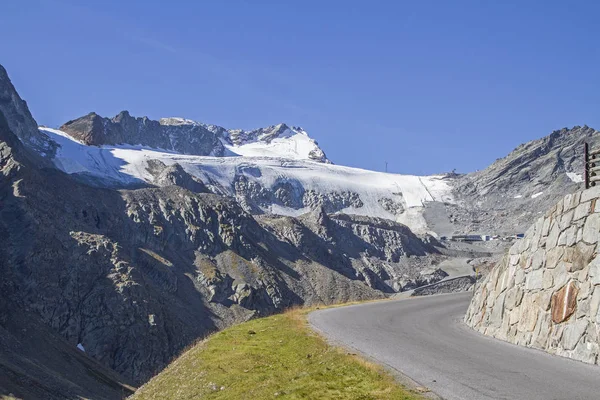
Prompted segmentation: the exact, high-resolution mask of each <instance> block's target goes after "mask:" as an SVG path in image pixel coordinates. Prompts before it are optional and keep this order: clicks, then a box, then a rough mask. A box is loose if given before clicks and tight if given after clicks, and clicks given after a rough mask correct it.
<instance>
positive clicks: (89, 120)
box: [60, 111, 331, 163]
mask: <svg viewBox="0 0 600 400" xmlns="http://www.w3.org/2000/svg"><path fill="white" fill-rule="evenodd" d="M60 131H62V132H65V133H66V134H68V135H69V136H71V137H72V138H73V139H75V140H76V141H78V142H82V143H84V144H86V145H93V146H103V145H121V144H126V145H133V146H137V145H142V146H145V147H151V148H155V149H163V150H170V151H175V152H178V153H183V154H190V155H200V156H209V155H210V156H216V157H223V156H226V155H229V156H236V155H238V156H246V157H275V158H286V159H293V160H311V161H317V162H324V163H331V162H330V161H329V160H328V159H327V157H326V156H325V153H324V152H323V150H322V149H321V148H319V145H318V143H317V142H316V141H314V140H313V139H311V138H310V137H309V136H308V134H307V133H306V131H304V129H302V128H300V127H290V126H289V125H286V124H284V123H280V124H277V125H271V126H268V127H266V128H259V129H253V130H243V129H231V130H228V129H225V128H223V127H221V126H218V125H209V124H204V123H201V122H197V121H194V120H191V119H187V118H182V117H168V118H161V119H160V120H158V121H155V120H151V119H149V118H148V117H141V118H139V117H133V116H131V114H130V113H129V112H128V111H121V112H120V113H119V114H117V115H116V116H114V117H113V118H105V117H101V116H100V115H98V114H96V113H94V112H92V113H89V114H87V115H85V116H83V117H80V118H77V119H74V120H72V121H69V122H67V123H65V124H64V125H63V126H61V127H60Z"/></svg>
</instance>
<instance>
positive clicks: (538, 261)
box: [530, 249, 546, 270]
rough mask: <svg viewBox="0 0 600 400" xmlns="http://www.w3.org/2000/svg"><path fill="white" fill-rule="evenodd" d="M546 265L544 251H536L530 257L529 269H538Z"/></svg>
mask: <svg viewBox="0 0 600 400" xmlns="http://www.w3.org/2000/svg"><path fill="white" fill-rule="evenodd" d="M545 263H546V251H545V250H544V249H537V250H536V251H535V253H533V256H532V257H531V264H530V267H531V269H533V270H535V269H540V268H542V267H543V266H544V264H545Z"/></svg>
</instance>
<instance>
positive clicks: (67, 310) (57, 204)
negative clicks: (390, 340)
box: [0, 70, 445, 398]
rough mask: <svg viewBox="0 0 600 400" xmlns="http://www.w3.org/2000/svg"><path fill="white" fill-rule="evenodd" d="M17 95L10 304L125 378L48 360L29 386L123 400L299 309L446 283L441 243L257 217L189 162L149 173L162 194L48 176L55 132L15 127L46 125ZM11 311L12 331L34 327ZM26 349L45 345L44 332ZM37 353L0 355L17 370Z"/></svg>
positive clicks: (0, 252)
mask: <svg viewBox="0 0 600 400" xmlns="http://www.w3.org/2000/svg"><path fill="white" fill-rule="evenodd" d="M0 73H5V72H4V71H3V70H0ZM4 82H9V81H8V80H7V79H6V78H5V79H4ZM2 90H3V91H4V92H10V91H11V90H14V89H13V88H12V86H8V85H7V86H6V87H4V88H2ZM10 99H11V101H10V102H6V101H4V102H2V103H0V104H1V106H2V108H0V122H1V121H4V120H5V117H4V115H10V116H11V118H13V119H16V120H19V121H21V122H19V123H18V124H17V123H16V122H14V121H13V123H12V125H9V124H8V123H7V120H6V122H5V123H3V124H0V170H1V172H2V173H1V174H0V287H1V289H2V290H1V291H0V302H1V304H3V305H6V307H8V309H10V310H26V312H27V313H31V314H32V315H34V316H35V318H36V319H35V321H38V323H39V324H41V326H42V328H40V330H41V329H49V330H51V331H52V332H55V333H56V337H57V338H58V339H60V340H62V341H63V342H64V344H62V345H61V346H62V347H61V348H64V347H65V346H66V347H67V348H68V347H69V346H70V348H71V349H72V350H73V351H77V352H79V353H76V354H77V356H79V357H80V358H81V357H84V358H86V360H88V358H90V357H91V358H92V359H93V360H89V362H92V364H88V365H95V364H93V362H98V363H100V364H101V366H99V367H98V368H95V367H94V368H92V372H90V373H91V374H100V372H101V371H102V368H105V367H108V368H110V369H112V370H114V371H116V373H118V374H121V375H122V376H123V377H124V378H120V377H119V375H117V374H116V373H115V375H114V376H111V377H110V378H107V379H106V380H104V379H101V380H100V382H98V381H96V382H95V383H92V382H91V381H81V382H79V383H78V382H74V381H73V380H75V379H77V376H78V375H77V374H75V373H74V372H73V371H72V369H77V368H80V367H79V366H78V364H77V362H75V363H64V364H60V365H57V364H56V363H52V362H51V361H52V359H53V356H51V354H52V353H48V358H45V357H42V358H39V359H38V360H37V362H38V363H39V365H40V368H42V369H43V370H44V371H46V372H48V371H51V372H52V373H51V374H50V375H51V376H49V375H48V374H47V373H39V374H38V373H35V374H33V373H32V374H29V375H28V376H27V379H29V381H28V382H30V383H31V384H34V385H37V386H39V387H43V388H47V391H48V392H52V393H54V394H56V393H58V395H57V396H58V397H60V396H63V397H71V394H73V393H75V394H76V395H78V396H84V397H85V396H88V395H89V393H88V392H86V391H84V390H83V389H81V388H80V389H81V390H80V389H77V386H81V385H84V386H85V387H88V388H91V389H89V390H93V391H95V393H96V395H94V396H91V397H102V396H105V397H107V398H120V396H121V394H120V393H119V394H118V395H117V393H116V392H119V389H118V388H121V387H122V385H121V384H120V383H119V382H127V381H131V382H133V383H134V384H139V383H142V382H144V381H146V380H147V379H149V378H150V377H151V376H152V375H154V374H155V373H156V372H158V371H160V370H161V369H162V368H164V367H165V366H166V365H167V364H168V363H169V362H170V360H171V359H172V358H173V357H174V356H176V355H177V354H178V353H179V352H180V351H181V350H182V349H184V348H185V347H187V346H188V345H189V344H191V343H193V342H194V341H196V340H198V338H202V337H204V336H205V335H207V334H209V333H211V332H214V331H215V330H218V329H221V328H224V327H226V326H228V325H231V324H234V323H236V322H240V321H243V320H246V319H249V318H252V317H254V316H259V315H266V314H270V313H273V312H276V311H279V310H282V309H284V308H286V307H289V306H292V305H298V304H319V303H326V304H329V303H335V302H344V301H352V300H362V299H373V298H381V297H384V296H386V295H387V294H388V293H394V292H395V291H397V290H400V289H402V288H404V287H415V286H418V285H422V284H426V283H430V282H432V281H436V280H439V279H441V278H442V277H443V274H442V273H440V271H438V270H437V268H436V265H437V264H438V263H439V262H440V261H441V260H442V259H444V258H445V256H443V255H441V254H439V253H440V250H438V248H436V247H434V244H436V243H435V241H432V240H431V238H426V237H418V236H416V235H415V234H414V233H413V232H412V231H411V230H410V229H409V228H407V227H406V226H404V225H402V224H399V223H397V222H394V221H390V220H384V219H377V218H372V217H361V216H348V215H343V214H339V215H335V216H330V215H328V213H327V212H326V210H325V209H324V207H317V208H316V209H315V210H314V211H312V212H309V213H307V214H305V215H303V216H302V217H299V218H294V217H286V216H276V215H262V216H257V217H256V218H255V217H254V216H252V215H251V214H249V213H247V212H246V211H244V210H243V209H242V207H241V206H240V204H239V203H238V202H237V201H236V200H235V199H234V198H232V197H226V196H222V195H219V194H214V193H210V192H209V190H208V189H207V185H205V184H204V183H203V182H202V181H201V180H200V179H198V178H197V177H196V176H192V175H190V174H188V173H187V172H186V170H185V169H184V168H182V167H181V166H180V165H178V164H175V163H170V165H168V166H167V165H165V164H160V163H159V162H158V161H153V162H150V163H148V167H149V170H150V171H149V172H148V173H149V174H152V176H156V179H157V180H159V181H160V182H161V185H160V187H157V186H150V185H147V184H146V185H143V187H140V188H138V189H115V188H111V187H102V186H101V185H90V182H89V181H88V180H82V179H80V178H79V177H77V176H73V175H69V174H66V173H64V172H62V171H61V170H59V169H56V168H49V167H48V166H49V165H50V164H46V163H45V162H44V160H43V159H42V157H43V156H44V154H41V153H40V150H39V148H38V147H36V146H34V145H30V143H29V140H28V139H27V138H29V137H35V135H43V132H41V133H40V132H39V131H38V130H37V128H36V129H34V131H33V132H25V133H24V132H21V134H22V135H23V137H22V138H21V137H18V136H17V133H16V132H14V131H13V130H12V128H11V126H17V127H20V126H25V127H27V126H28V127H35V126H36V124H35V121H33V120H32V118H31V115H30V114H29V113H28V112H24V111H23V110H24V109H23V108H21V109H19V108H18V107H19V106H22V105H23V104H24V103H23V102H22V101H21V100H20V98H19V97H18V94H16V92H13V93H11V95H10ZM28 119H29V121H26V120H28ZM23 121H26V122H23ZM23 129H25V128H23ZM69 140H70V139H69ZM34 144H35V143H34ZM59 150H60V148H58V147H57V148H56V151H59ZM45 156H46V157H52V156H51V155H49V154H48V153H46V154H45ZM319 165H320V164H319ZM323 165H324V164H323ZM4 310H6V308H4ZM0 315H1V316H2V318H0V328H1V329H5V330H9V329H10V330H11V331H12V332H14V329H21V328H22V329H31V325H21V328H19V326H17V327H16V328H15V327H11V326H9V324H10V323H12V322H10V321H13V320H12V319H11V318H10V317H9V316H8V313H7V312H3V311H0ZM17 323H24V322H18V321H17ZM1 329H0V330H1ZM2 337H3V336H2V335H1V334H0V340H2ZM7 337H8V336H7ZM58 339H57V340H58ZM7 340H8V339H7ZM10 340H12V339H10ZM19 340H20V344H19V346H24V347H28V346H29V347H31V348H39V344H36V343H33V341H35V340H36V336H24V337H21V338H19ZM63 342H61V343H63ZM79 345H80V346H81V347H82V348H83V349H85V353H83V352H80V350H78V349H77V346H79ZM13 348H14V347H13ZM61 351H62V350H61ZM71 356H72V355H69V357H71ZM15 357H16V358H17V359H16V360H15ZM19 357H21V358H19ZM24 357H27V355H26V354H24V355H22V356H19V355H18V352H17V351H15V350H11V348H10V347H5V346H2V347H0V367H1V368H2V369H3V370H4V371H8V370H10V371H13V372H14V371H16V368H17V367H15V366H19V365H25V364H26V363H27V362H28V361H27V360H26V359H25V358H24ZM56 357H59V355H56ZM60 357H62V356H60ZM7 360H8V361H7ZM94 360H95V361H94ZM86 363H88V361H86ZM17 369H18V368H17ZM99 371H100V372H99ZM14 373H15V374H16V375H14V376H15V378H14V379H16V380H19V379H21V378H20V377H22V376H23V375H22V374H21V375H19V374H18V371H17V372H14ZM11 376H12V375H11ZM56 376H61V382H63V383H64V385H62V386H61V385H58V386H56V385H55V383H56V381H55V379H56V378H55V377H56ZM97 376H102V375H101V374H100V375H97ZM19 382H22V381H19ZM85 382H88V383H85ZM14 383H15V380H13V379H12V378H11V379H8V381H5V380H0V393H3V394H4V393H5V392H6V393H9V392H12V393H14V394H15V395H17V396H21V397H27V393H28V392H27V391H26V389H27V388H26V387H25V385H15V384H14ZM53 385H54V386H53ZM115 388H116V389H115ZM44 390H46V389H44ZM99 393H103V394H102V396H101V395H100V394H99ZM42 397H43V396H42Z"/></svg>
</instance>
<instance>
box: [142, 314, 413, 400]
mask: <svg viewBox="0 0 600 400" xmlns="http://www.w3.org/2000/svg"><path fill="white" fill-rule="evenodd" d="M305 314H306V312H305V311H300V310H294V311H290V312H287V313H285V314H280V315H275V316H272V317H268V318H262V319H256V320H252V321H249V322H246V323H243V324H239V325H236V326H234V327H232V328H229V329H226V330H224V331H222V332H219V333H216V334H215V335H213V336H211V337H210V338H209V339H207V340H206V341H204V342H202V343H199V344H198V345H196V346H195V347H193V348H192V349H191V350H189V351H187V352H186V353H184V354H183V355H182V356H181V357H180V358H179V359H177V360H176V361H175V362H173V363H172V364H171V365H170V366H169V367H168V368H167V369H165V370H164V371H163V372H162V373H160V374H159V375H157V376H156V377H154V378H153V379H152V380H150V381H149V382H148V383H147V384H146V385H144V386H142V387H141V388H140V389H139V390H138V391H137V392H136V394H135V395H134V396H133V398H134V399H137V400H141V399H199V398H202V399H204V398H206V399H235V400H237V399H253V400H254V399H271V398H278V399H279V398H284V399H364V400H366V399H406V400H409V399H410V400H413V399H414V400H416V399H420V397H419V396H418V395H416V394H413V393H411V392H410V391H408V390H406V389H404V388H402V387H401V386H400V385H398V384H397V383H396V382H395V381H394V379H393V378H392V377H391V376H390V375H388V374H387V373H385V372H384V371H383V370H382V369H381V368H380V367H378V366H375V365H373V364H370V363H368V362H366V361H363V360H362V359H360V358H358V357H355V356H351V355H347V354H346V353H344V352H342V350H340V349H337V348H334V347H332V346H329V345H328V344H327V343H325V341H324V340H323V339H321V338H320V337H319V336H318V335H317V334H315V333H313V332H312V330H310V328H309V327H308V326H307V322H306V318H305Z"/></svg>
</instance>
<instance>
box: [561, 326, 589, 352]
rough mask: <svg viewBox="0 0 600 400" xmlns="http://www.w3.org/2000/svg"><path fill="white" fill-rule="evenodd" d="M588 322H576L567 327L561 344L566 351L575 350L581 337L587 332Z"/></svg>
mask: <svg viewBox="0 0 600 400" xmlns="http://www.w3.org/2000/svg"><path fill="white" fill-rule="evenodd" d="M587 327H588V322H587V321H584V320H579V321H574V322H573V323H571V324H568V325H567V326H565V330H564V332H563V337H562V340H561V344H562V347H563V349H565V350H573V349H575V346H577V343H579V340H581V337H582V336H583V335H584V333H585V331H586V330H587Z"/></svg>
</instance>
